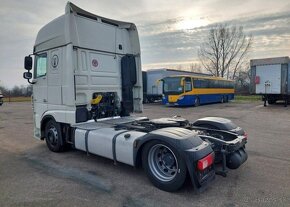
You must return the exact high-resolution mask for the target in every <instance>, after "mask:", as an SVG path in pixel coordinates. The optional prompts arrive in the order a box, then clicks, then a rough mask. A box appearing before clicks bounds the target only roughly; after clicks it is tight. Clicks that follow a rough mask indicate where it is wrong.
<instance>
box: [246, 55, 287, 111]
mask: <svg viewBox="0 0 290 207" xmlns="http://www.w3.org/2000/svg"><path fill="white" fill-rule="evenodd" d="M250 63H251V70H250V74H251V79H250V92H251V94H257V95H262V100H263V101H264V106H266V105H267V102H268V104H274V103H276V102H277V101H279V100H282V101H284V106H287V104H288V102H289V101H290V84H289V83H288V82H289V80H290V59H289V57H277V58H265V59H253V60H251V61H250Z"/></svg>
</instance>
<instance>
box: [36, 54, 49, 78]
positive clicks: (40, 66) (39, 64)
mask: <svg viewBox="0 0 290 207" xmlns="http://www.w3.org/2000/svg"><path fill="white" fill-rule="evenodd" d="M46 71H47V54H46V53H42V54H40V55H37V56H36V62H35V68H34V78H39V77H42V76H46Z"/></svg>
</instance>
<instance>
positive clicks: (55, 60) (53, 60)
mask: <svg viewBox="0 0 290 207" xmlns="http://www.w3.org/2000/svg"><path fill="white" fill-rule="evenodd" d="M51 65H52V67H53V68H56V67H57V66H58V56H57V55H53V56H52V58H51Z"/></svg>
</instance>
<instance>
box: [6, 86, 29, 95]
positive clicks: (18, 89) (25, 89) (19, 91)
mask: <svg viewBox="0 0 290 207" xmlns="http://www.w3.org/2000/svg"><path fill="white" fill-rule="evenodd" d="M0 92H1V93H2V94H3V96H4V97H18V96H26V97H28V96H31V95H32V86H31V85H27V86H24V85H21V86H14V87H13V88H12V89H9V88H6V87H4V86H0Z"/></svg>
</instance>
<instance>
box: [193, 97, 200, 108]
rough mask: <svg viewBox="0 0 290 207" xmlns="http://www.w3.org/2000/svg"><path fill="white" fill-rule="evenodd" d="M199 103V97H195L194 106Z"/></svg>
mask: <svg viewBox="0 0 290 207" xmlns="http://www.w3.org/2000/svg"><path fill="white" fill-rule="evenodd" d="M199 105H200V100H199V97H196V98H195V100H194V106H195V107H197V106H199Z"/></svg>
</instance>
